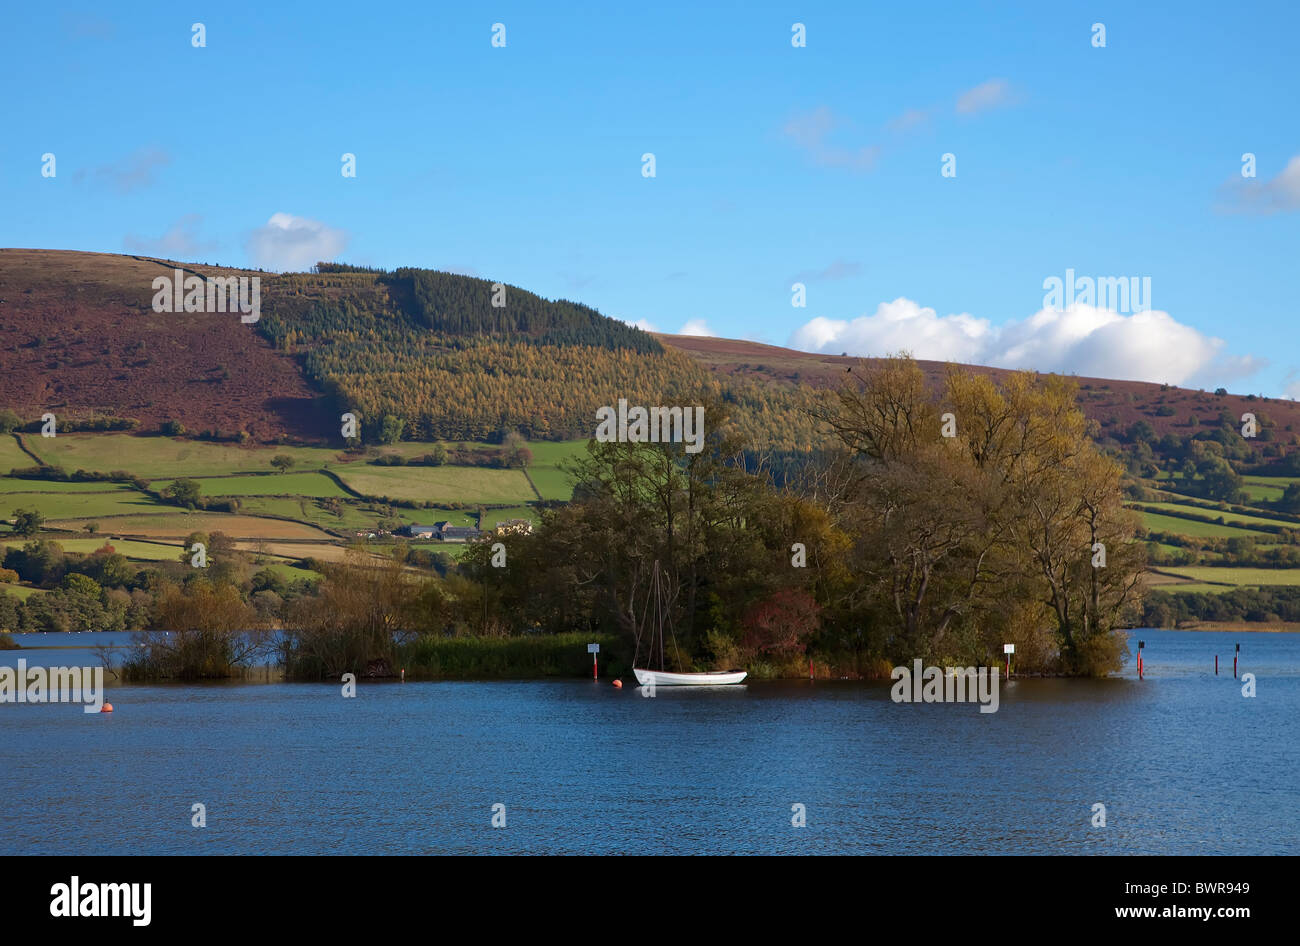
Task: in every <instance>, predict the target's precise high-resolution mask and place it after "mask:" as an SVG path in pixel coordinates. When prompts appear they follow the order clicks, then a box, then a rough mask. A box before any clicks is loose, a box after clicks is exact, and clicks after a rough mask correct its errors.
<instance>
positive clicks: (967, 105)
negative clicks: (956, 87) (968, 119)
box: [957, 79, 1012, 115]
mask: <svg viewBox="0 0 1300 946" xmlns="http://www.w3.org/2000/svg"><path fill="white" fill-rule="evenodd" d="M1011 98H1012V96H1011V83H1010V82H1008V81H1007V80H1006V79H989V80H988V81H987V82H981V83H980V84H979V85H977V86H975V88H973V89H967V90H966V91H965V92H963V93H962V94H961V95H959V96H957V114H959V115H977V114H979V113H980V112H986V111H988V110H989V109H991V108H997V107H998V106H1000V105H1010V104H1011Z"/></svg>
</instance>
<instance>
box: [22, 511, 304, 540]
mask: <svg viewBox="0 0 1300 946" xmlns="http://www.w3.org/2000/svg"><path fill="white" fill-rule="evenodd" d="M47 525H50V526H62V527H64V528H69V529H75V528H77V527H78V525H79V524H78V523H77V522H76V521H75V520H65V521H62V522H51V523H47ZM99 531H100V533H101V534H102V535H140V536H148V537H150V538H152V537H155V536H156V537H159V538H182V539H183V538H184V537H185V536H187V535H189V534H190V533H191V532H214V531H216V532H224V533H225V534H226V535H228V536H231V537H232V538H236V539H243V538H266V539H273V540H274V539H327V538H329V536H327V535H326V534H325V533H324V532H322V531H321V530H319V529H317V528H314V527H312V526H310V525H308V524H307V523H304V522H285V521H283V520H280V519H261V518H258V517H256V516H243V515H230V514H228V513H219V512H193V513H185V512H180V511H176V512H171V513H163V514H160V515H153V516H114V517H112V518H105V519H102V520H99Z"/></svg>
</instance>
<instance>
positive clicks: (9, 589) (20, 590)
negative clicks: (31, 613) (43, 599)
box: [0, 582, 46, 601]
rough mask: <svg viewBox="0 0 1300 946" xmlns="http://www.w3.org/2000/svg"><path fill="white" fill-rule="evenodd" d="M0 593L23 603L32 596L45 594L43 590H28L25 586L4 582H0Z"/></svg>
mask: <svg viewBox="0 0 1300 946" xmlns="http://www.w3.org/2000/svg"><path fill="white" fill-rule="evenodd" d="M0 592H5V593H8V594H11V595H13V596H14V597H15V598H21V599H22V600H23V601H26V600H27V599H28V598H30V597H31V596H32V595H43V594H46V591H45V589H44V588H29V587H27V586H26V585H10V584H6V583H4V582H0Z"/></svg>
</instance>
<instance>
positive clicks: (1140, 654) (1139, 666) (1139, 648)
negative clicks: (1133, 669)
mask: <svg viewBox="0 0 1300 946" xmlns="http://www.w3.org/2000/svg"><path fill="white" fill-rule="evenodd" d="M1146 645H1147V642H1146V641H1138V679H1139V680H1141V679H1143V677H1142V648H1143V647H1145V646H1146Z"/></svg>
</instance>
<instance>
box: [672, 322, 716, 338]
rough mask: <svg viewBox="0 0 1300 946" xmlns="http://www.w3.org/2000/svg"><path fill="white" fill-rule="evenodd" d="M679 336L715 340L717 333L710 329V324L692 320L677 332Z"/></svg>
mask: <svg viewBox="0 0 1300 946" xmlns="http://www.w3.org/2000/svg"><path fill="white" fill-rule="evenodd" d="M677 334H678V335H700V336H703V337H704V338H715V337H717V334H718V333H717V332H715V331H713V329H711V328H709V326H708V323H706V322H705V321H704V320H703V319H691V320H690V321H689V322H687V323H686V324H685V325H683V326H682V327H681V328H679V329H678V330H677Z"/></svg>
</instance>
